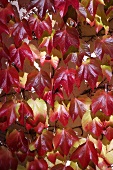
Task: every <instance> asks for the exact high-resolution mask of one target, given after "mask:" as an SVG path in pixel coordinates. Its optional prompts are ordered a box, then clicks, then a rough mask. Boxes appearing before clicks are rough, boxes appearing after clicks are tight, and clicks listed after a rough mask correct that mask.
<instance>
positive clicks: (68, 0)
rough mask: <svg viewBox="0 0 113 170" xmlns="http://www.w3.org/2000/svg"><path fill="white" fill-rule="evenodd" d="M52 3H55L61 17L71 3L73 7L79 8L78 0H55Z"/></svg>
mask: <svg viewBox="0 0 113 170" xmlns="http://www.w3.org/2000/svg"><path fill="white" fill-rule="evenodd" d="M54 3H55V8H56V10H58V11H59V12H60V15H61V17H63V16H64V15H65V14H66V12H67V10H68V7H69V6H70V5H72V6H73V8H75V9H78V8H79V1H78V0H75V1H73V0H60V1H57V0H55V1H54Z"/></svg>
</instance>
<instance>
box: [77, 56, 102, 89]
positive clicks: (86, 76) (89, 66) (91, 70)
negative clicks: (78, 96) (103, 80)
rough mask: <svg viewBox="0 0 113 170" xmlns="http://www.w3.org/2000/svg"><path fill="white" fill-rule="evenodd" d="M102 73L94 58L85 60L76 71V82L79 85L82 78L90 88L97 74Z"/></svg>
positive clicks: (94, 84)
mask: <svg viewBox="0 0 113 170" xmlns="http://www.w3.org/2000/svg"><path fill="white" fill-rule="evenodd" d="M99 75H102V71H101V67H100V65H99V64H98V63H97V62H96V60H95V59H91V60H87V61H86V62H83V64H82V65H81V66H80V67H79V69H78V71H77V78H76V84H77V86H78V87H80V84H81V82H82V81H83V80H87V81H88V83H89V85H90V87H91V88H92V89H94V88H95V86H96V83H97V80H98V76H99Z"/></svg>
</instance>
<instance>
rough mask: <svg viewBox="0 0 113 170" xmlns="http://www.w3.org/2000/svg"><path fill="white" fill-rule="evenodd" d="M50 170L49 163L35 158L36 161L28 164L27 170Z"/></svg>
mask: <svg viewBox="0 0 113 170" xmlns="http://www.w3.org/2000/svg"><path fill="white" fill-rule="evenodd" d="M42 169H43V170H48V165H47V162H46V161H45V160H44V159H37V158H35V159H34V161H31V162H28V163H27V170H42Z"/></svg>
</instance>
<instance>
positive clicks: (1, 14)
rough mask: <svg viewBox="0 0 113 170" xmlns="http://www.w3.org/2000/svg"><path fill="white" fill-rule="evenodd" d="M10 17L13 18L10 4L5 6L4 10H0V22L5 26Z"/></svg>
mask: <svg viewBox="0 0 113 170" xmlns="http://www.w3.org/2000/svg"><path fill="white" fill-rule="evenodd" d="M11 16H14V10H13V8H12V6H11V4H10V3H8V4H7V6H6V7H5V8H0V21H1V22H2V23H3V24H5V25H7V23H8V22H9V20H10V19H11Z"/></svg>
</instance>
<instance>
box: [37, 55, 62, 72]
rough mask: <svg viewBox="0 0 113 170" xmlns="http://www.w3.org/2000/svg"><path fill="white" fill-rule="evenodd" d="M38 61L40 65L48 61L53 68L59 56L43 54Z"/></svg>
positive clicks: (56, 64)
mask: <svg viewBox="0 0 113 170" xmlns="http://www.w3.org/2000/svg"><path fill="white" fill-rule="evenodd" d="M40 63H41V65H42V66H43V65H44V63H50V64H51V65H52V66H53V67H54V69H56V68H57V66H58V63H59V58H58V57H57V56H53V55H52V56H50V55H48V54H44V55H43V56H41V58H40Z"/></svg>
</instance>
